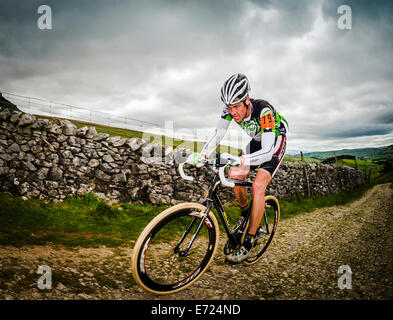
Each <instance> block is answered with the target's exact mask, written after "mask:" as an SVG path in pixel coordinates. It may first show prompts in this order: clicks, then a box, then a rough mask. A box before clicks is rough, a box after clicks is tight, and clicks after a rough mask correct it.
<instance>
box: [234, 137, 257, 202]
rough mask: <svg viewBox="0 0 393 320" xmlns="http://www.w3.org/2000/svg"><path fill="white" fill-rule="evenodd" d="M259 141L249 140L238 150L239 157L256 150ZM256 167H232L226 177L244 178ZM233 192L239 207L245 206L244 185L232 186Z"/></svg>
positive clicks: (246, 198)
mask: <svg viewBox="0 0 393 320" xmlns="http://www.w3.org/2000/svg"><path fill="white" fill-rule="evenodd" d="M260 144H261V143H260V142H256V141H255V140H251V141H250V142H249V143H248V144H247V146H246V147H245V148H244V149H243V150H242V151H240V153H239V157H240V156H241V155H243V154H250V153H253V152H255V151H256V150H257V148H258V146H260ZM255 168H256V167H250V166H242V167H232V168H231V169H230V170H229V172H228V177H229V178H232V179H240V180H243V179H245V178H246V177H247V176H248V174H249V173H250V171H251V170H252V169H255ZM233 193H234V194H235V197H236V199H237V201H239V205H240V207H241V208H245V207H247V205H248V197H247V196H248V195H247V190H246V187H244V186H234V187H233Z"/></svg>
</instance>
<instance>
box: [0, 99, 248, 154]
mask: <svg viewBox="0 0 393 320" xmlns="http://www.w3.org/2000/svg"><path fill="white" fill-rule="evenodd" d="M0 94H1V95H2V96H3V97H4V98H5V99H7V100H8V101H9V102H11V104H10V106H11V107H12V104H14V105H16V106H17V107H18V109H19V110H21V111H23V112H24V113H28V114H34V115H38V116H48V117H55V118H64V119H69V120H73V121H80V122H86V123H91V124H92V125H94V124H96V125H105V126H110V127H115V128H121V129H127V130H133V131H139V132H142V133H144V134H147V135H149V134H152V135H162V136H166V137H170V138H173V139H178V140H187V141H194V142H197V143H202V145H203V144H204V143H205V142H206V141H207V139H208V135H210V134H211V132H204V131H200V130H199V131H198V130H197V132H194V131H191V130H175V129H174V128H173V123H172V124H170V125H169V126H167V124H166V123H165V125H159V124H157V123H153V122H148V121H142V120H138V119H133V118H128V117H125V116H116V115H114V114H112V113H109V112H102V111H97V110H92V109H88V108H82V107H78V106H73V105H69V104H65V103H60V102H55V101H51V100H47V99H41V98H33V97H28V96H23V95H20V94H15V93H9V92H4V91H0ZM0 98H1V96H0ZM1 102H2V104H7V103H8V102H7V101H5V100H4V99H2V101H1ZM8 104H9V103H8ZM234 138H236V139H234ZM231 139H232V140H233V141H234V140H236V141H237V140H238V139H239V137H237V136H232V137H228V141H225V142H224V141H222V142H221V143H224V144H225V145H222V147H224V148H226V149H225V150H224V152H231V148H234V149H235V151H236V150H237V148H238V147H237V146H235V147H230V146H229V145H230V144H231V143H228V142H229V141H231ZM243 140H244V137H243ZM245 143H248V141H246V142H242V143H240V144H241V145H243V144H245ZM227 149H228V150H227Z"/></svg>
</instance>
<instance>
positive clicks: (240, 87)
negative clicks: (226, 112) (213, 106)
mask: <svg viewBox="0 0 393 320" xmlns="http://www.w3.org/2000/svg"><path fill="white" fill-rule="evenodd" d="M250 89H251V88H250V84H249V83H248V79H247V77H246V76H245V75H244V74H241V73H236V74H234V75H232V76H230V77H229V79H228V80H226V81H225V82H224V84H223V85H222V88H221V100H222V102H224V104H226V105H230V104H235V103H238V102H241V101H244V100H245V99H246V98H247V96H248V92H249V91H250ZM235 100H236V101H235Z"/></svg>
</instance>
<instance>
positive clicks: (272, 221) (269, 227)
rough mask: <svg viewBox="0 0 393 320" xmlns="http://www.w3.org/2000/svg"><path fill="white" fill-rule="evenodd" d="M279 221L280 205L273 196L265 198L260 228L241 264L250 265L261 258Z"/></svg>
mask: <svg viewBox="0 0 393 320" xmlns="http://www.w3.org/2000/svg"><path fill="white" fill-rule="evenodd" d="M279 220H280V205H279V203H278V200H277V198H275V197H274V196H267V197H265V212H264V214H263V216H262V219H261V224H260V227H259V228H258V231H257V233H256V235H255V239H254V242H253V247H252V248H251V252H250V255H249V256H248V258H247V259H245V260H244V261H243V263H245V264H248V265H251V264H254V263H256V262H257V261H258V260H259V259H261V258H262V255H263V254H264V253H265V252H266V250H267V248H268V247H269V245H270V244H271V242H272V240H273V237H274V234H275V232H276V230H277V226H278V222H279Z"/></svg>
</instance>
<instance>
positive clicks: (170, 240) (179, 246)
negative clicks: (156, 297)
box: [132, 203, 218, 294]
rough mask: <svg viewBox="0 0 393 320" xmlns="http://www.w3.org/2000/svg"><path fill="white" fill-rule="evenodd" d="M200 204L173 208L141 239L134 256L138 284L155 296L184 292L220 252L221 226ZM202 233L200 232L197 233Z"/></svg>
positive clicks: (156, 221) (152, 222) (163, 214)
mask: <svg viewBox="0 0 393 320" xmlns="http://www.w3.org/2000/svg"><path fill="white" fill-rule="evenodd" d="M205 212H206V208H205V207H204V206H203V205H201V204H198V203H183V204H179V205H176V206H173V207H171V208H169V209H167V210H165V211H163V212H162V213H160V214H159V215H158V216H157V217H156V218H154V219H153V220H152V221H151V222H150V223H149V224H148V225H147V226H146V228H145V230H144V231H143V232H142V233H141V235H140V236H139V238H138V240H137V242H136V244H135V247H134V251H133V256H132V273H133V276H134V278H135V280H136V282H137V283H138V284H139V285H140V286H141V287H142V288H144V289H145V290H147V291H149V292H152V293H155V294H170V293H174V292H177V291H180V290H182V289H185V288H186V287H188V286H189V285H191V284H192V283H193V282H195V281H196V280H198V278H199V277H200V276H201V275H202V274H203V272H204V271H206V269H207V268H208V266H209V264H210V262H211V261H212V259H213V256H214V254H215V253H216V251H217V246H218V224H217V220H216V218H215V217H214V215H213V214H212V213H210V214H209V215H208V216H207V217H206V218H205V220H204V221H203V222H202V219H203V217H204V215H205ZM198 229H199V230H198Z"/></svg>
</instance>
